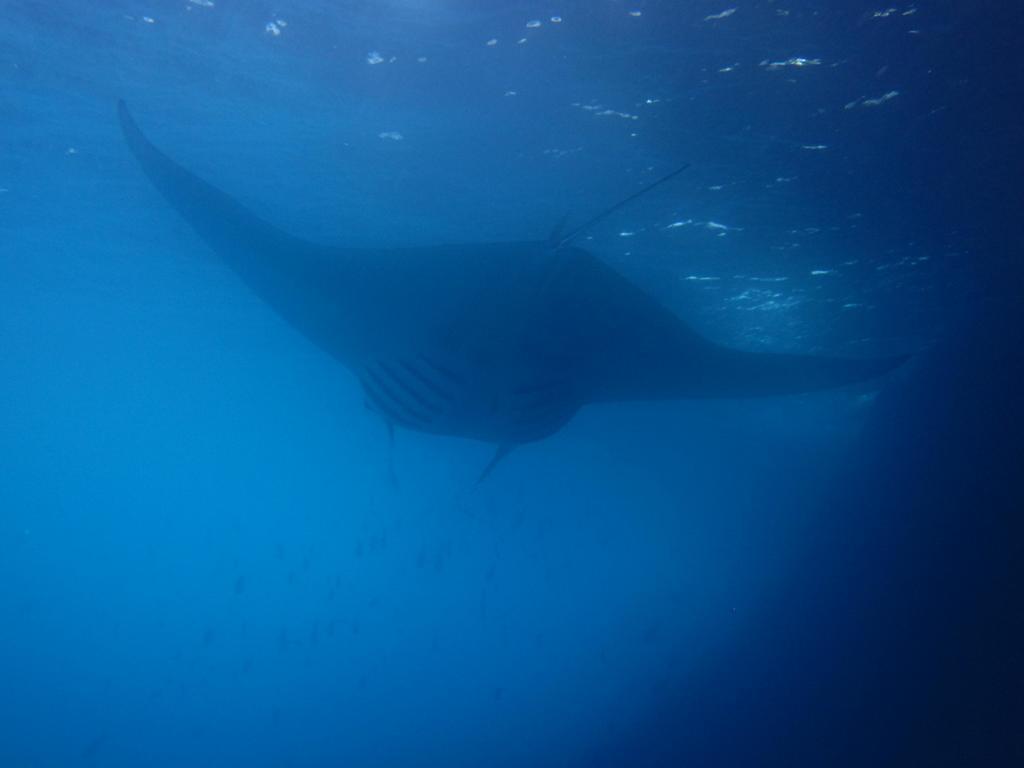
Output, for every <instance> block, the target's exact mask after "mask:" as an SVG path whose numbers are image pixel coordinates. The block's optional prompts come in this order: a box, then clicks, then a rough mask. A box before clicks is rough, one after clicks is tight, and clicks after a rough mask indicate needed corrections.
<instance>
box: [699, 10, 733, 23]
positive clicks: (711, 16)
mask: <svg viewBox="0 0 1024 768" xmlns="http://www.w3.org/2000/svg"><path fill="white" fill-rule="evenodd" d="M734 13H736V9H735V8H726V9H725V10H724V11H722V12H721V13H709V14H708V15H707V16H705V17H704V21H719V20H720V19H727V18H729V17H730V16H732V15H733V14H734Z"/></svg>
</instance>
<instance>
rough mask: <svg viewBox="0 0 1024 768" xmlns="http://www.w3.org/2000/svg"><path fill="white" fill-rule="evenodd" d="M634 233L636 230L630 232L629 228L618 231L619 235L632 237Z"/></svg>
mask: <svg viewBox="0 0 1024 768" xmlns="http://www.w3.org/2000/svg"><path fill="white" fill-rule="evenodd" d="M635 234H636V232H630V231H629V230H623V231H622V232H619V237H632V236H633V235H635Z"/></svg>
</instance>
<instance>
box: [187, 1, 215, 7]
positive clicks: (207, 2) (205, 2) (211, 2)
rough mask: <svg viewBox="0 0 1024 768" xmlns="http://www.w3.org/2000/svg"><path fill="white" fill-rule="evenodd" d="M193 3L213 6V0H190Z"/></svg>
mask: <svg viewBox="0 0 1024 768" xmlns="http://www.w3.org/2000/svg"><path fill="white" fill-rule="evenodd" d="M188 1H189V2H190V3H192V5H198V6H199V7H201V8H213V0H188Z"/></svg>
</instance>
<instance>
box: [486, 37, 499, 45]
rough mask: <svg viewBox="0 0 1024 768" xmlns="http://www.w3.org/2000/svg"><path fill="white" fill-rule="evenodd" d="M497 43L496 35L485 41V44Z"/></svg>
mask: <svg viewBox="0 0 1024 768" xmlns="http://www.w3.org/2000/svg"><path fill="white" fill-rule="evenodd" d="M497 44H498V38H496V37H492V38H491V39H490V40H488V41H487V43H486V45H497Z"/></svg>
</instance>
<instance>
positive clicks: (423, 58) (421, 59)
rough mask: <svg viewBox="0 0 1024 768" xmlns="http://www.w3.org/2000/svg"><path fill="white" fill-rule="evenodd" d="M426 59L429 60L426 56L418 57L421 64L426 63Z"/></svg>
mask: <svg viewBox="0 0 1024 768" xmlns="http://www.w3.org/2000/svg"><path fill="white" fill-rule="evenodd" d="M426 60H427V57H426V56H418V57H417V58H416V61H417V62H419V63H420V64H422V63H424V62H425V61H426Z"/></svg>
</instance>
